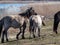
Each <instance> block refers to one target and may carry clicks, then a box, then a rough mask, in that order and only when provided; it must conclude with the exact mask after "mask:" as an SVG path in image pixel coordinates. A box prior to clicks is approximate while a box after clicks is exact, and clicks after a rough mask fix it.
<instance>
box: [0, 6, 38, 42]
mask: <svg viewBox="0 0 60 45" xmlns="http://www.w3.org/2000/svg"><path fill="white" fill-rule="evenodd" d="M36 14H37V13H36V12H35V11H34V9H33V8H32V7H30V8H29V9H27V10H26V11H25V12H23V13H20V14H18V15H9V16H5V17H3V18H2V19H1V20H0V34H1V32H2V39H1V42H2V43H4V35H5V37H6V41H8V37H7V31H8V29H9V28H10V27H13V28H19V29H20V32H19V33H18V34H17V36H16V38H17V39H19V38H18V36H19V35H20V34H21V33H22V38H23V39H24V38H25V37H24V32H25V28H26V17H27V18H29V17H30V16H31V15H36ZM22 27H23V30H22V29H21V28H22ZM3 28H4V30H3V31H2V29H3Z"/></svg>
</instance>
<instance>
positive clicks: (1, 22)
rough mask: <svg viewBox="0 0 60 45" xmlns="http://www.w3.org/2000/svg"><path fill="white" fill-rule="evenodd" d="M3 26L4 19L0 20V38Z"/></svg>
mask: <svg viewBox="0 0 60 45" xmlns="http://www.w3.org/2000/svg"><path fill="white" fill-rule="evenodd" d="M3 24H4V18H2V19H1V20H0V36H1V32H2V29H3Z"/></svg>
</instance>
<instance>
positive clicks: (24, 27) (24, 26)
mask: <svg viewBox="0 0 60 45" xmlns="http://www.w3.org/2000/svg"><path fill="white" fill-rule="evenodd" d="M25 29H26V23H24V25H23V31H22V39H25V37H24V33H25Z"/></svg>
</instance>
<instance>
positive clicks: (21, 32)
mask: <svg viewBox="0 0 60 45" xmlns="http://www.w3.org/2000/svg"><path fill="white" fill-rule="evenodd" d="M21 33H22V31H21V28H20V32H19V33H18V34H17V36H16V39H17V40H18V39H19V38H18V37H19V35H20V34H21Z"/></svg>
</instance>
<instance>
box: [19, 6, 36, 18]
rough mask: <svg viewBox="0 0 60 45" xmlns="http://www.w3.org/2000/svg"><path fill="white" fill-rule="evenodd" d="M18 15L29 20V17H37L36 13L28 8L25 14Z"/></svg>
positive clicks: (31, 8)
mask: <svg viewBox="0 0 60 45" xmlns="http://www.w3.org/2000/svg"><path fill="white" fill-rule="evenodd" d="M19 15H21V16H24V17H27V18H29V17H30V16H31V15H37V13H36V12H35V10H34V9H33V7H30V8H28V9H27V10H26V11H25V12H22V13H20V14H19Z"/></svg>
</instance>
